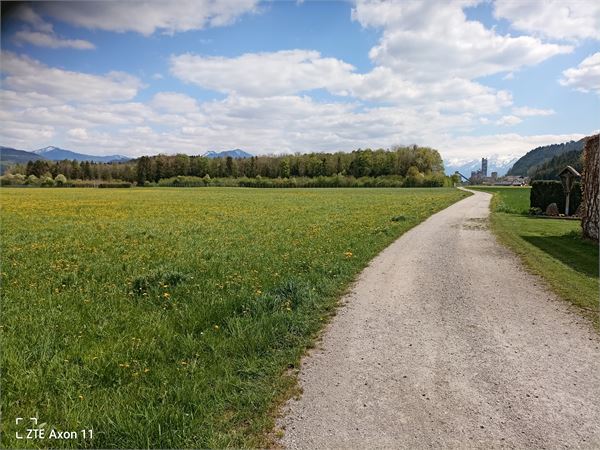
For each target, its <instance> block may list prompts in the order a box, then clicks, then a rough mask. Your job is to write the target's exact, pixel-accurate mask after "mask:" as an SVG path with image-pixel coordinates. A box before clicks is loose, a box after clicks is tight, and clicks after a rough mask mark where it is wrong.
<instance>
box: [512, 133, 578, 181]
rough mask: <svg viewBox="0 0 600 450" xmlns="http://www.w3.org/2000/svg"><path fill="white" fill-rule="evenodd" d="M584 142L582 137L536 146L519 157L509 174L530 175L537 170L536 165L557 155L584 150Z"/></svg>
mask: <svg viewBox="0 0 600 450" xmlns="http://www.w3.org/2000/svg"><path fill="white" fill-rule="evenodd" d="M583 144H584V140H583V139H581V140H580V141H577V142H575V141H570V142H565V143H563V144H552V145H546V146H543V147H537V148H534V149H533V150H530V151H529V152H527V153H526V154H525V156H523V157H522V158H521V159H519V160H518V161H517V162H516V163H515V164H514V166H512V168H511V169H510V170H509V171H508V173H507V175H521V176H529V175H531V174H532V173H533V172H534V171H535V167H536V166H540V165H541V164H544V163H545V162H548V161H550V160H551V159H552V158H554V157H555V156H559V155H562V154H564V153H567V152H572V151H575V150H577V151H582V150H583ZM530 172H531V173H530Z"/></svg>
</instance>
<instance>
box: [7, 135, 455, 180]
mask: <svg viewBox="0 0 600 450" xmlns="http://www.w3.org/2000/svg"><path fill="white" fill-rule="evenodd" d="M10 172H11V173H12V174H13V175H14V174H22V175H25V176H26V177H29V176H31V175H33V176H34V177H37V178H42V177H46V178H48V177H52V178H56V176H58V175H64V176H65V177H66V178H67V179H68V180H103V181H113V180H114V181H123V182H130V183H137V185H138V186H143V185H148V184H156V185H165V183H164V182H163V183H159V182H160V181H161V180H169V181H171V180H174V179H175V178H177V177H180V179H181V177H193V178H188V181H189V179H195V178H197V179H203V180H204V184H208V183H207V181H206V180H209V179H242V178H243V179H244V180H245V181H244V183H247V184H252V183H254V182H250V181H247V180H246V179H252V180H255V179H259V180H260V179H283V180H287V179H296V180H307V179H321V180H324V179H333V177H336V179H337V180H338V181H335V183H339V179H340V177H349V178H353V179H364V178H387V179H390V180H391V179H392V178H393V179H394V182H393V183H394V185H398V184H400V185H402V184H403V183H404V180H406V183H404V184H405V185H407V186H443V185H444V184H448V179H447V177H445V175H444V165H443V161H442V158H441V156H440V154H439V152H438V151H437V150H434V149H431V148H428V147H418V146H416V145H414V146H409V147H394V148H392V149H391V150H384V149H377V150H372V149H358V150H355V151H352V152H350V153H345V152H337V153H308V154H294V155H268V156H253V157H251V158H243V159H234V158H232V157H226V158H207V157H203V156H189V155H185V154H176V155H165V154H159V155H156V156H142V157H140V158H137V159H135V160H131V161H127V162H113V163H93V162H87V161H86V162H78V161H66V160H65V161H56V162H54V161H47V160H38V161H30V162H29V163H27V164H26V165H22V164H21V165H16V166H15V167H13V168H12V169H11V171H10ZM303 183H304V184H305V182H303ZM311 183H312V184H314V182H311ZM324 183H325V182H324ZM328 183H329V181H328ZM196 184H198V185H200V184H201V183H197V182H196ZM213 184H214V182H213ZM222 184H225V185H230V184H231V182H223V183H222ZM254 184H255V185H264V184H268V183H267V182H266V181H261V182H258V183H254ZM275 184H277V185H281V184H284V185H285V184H286V183H280V182H279V183H275ZM350 184H352V183H350ZM362 184H364V183H362ZM368 184H369V183H367V185H368ZM175 185H177V183H175ZM188 185H189V184H188Z"/></svg>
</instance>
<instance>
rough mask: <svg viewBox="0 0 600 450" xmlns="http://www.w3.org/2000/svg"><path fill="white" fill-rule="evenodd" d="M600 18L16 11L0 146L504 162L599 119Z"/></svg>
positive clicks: (243, 4) (579, 12)
mask: <svg viewBox="0 0 600 450" xmlns="http://www.w3.org/2000/svg"><path fill="white" fill-rule="evenodd" d="M599 17H600V6H598V4H597V2H593V1H590V2H583V1H578V2H572V3H571V4H568V5H567V4H566V3H565V2H564V1H547V2H511V1H510V0H498V1H495V2H487V1H482V2H477V1H471V0H466V1H457V2H452V1H449V2H427V1H423V2H412V1H411V2H409V1H397V2H373V1H357V2H351V1H344V2H342V1H337V2H335V1H330V2H310V1H305V2H267V3H264V2H256V1H254V0H234V1H219V2H214V1H210V0H205V1H187V0H181V1H177V2H143V1H137V2H133V1H123V2H64V3H49V2H35V3H13V4H8V6H7V4H6V3H5V4H3V23H2V56H1V57H2V90H1V91H0V95H1V103H0V114H1V116H2V121H3V126H2V130H1V131H0V134H1V136H0V143H1V144H2V145H8V146H13V147H16V148H22V149H29V150H32V149H36V148H40V147H45V146H47V145H55V146H60V147H63V148H68V149H73V150H77V151H81V152H88V153H95V154H114V153H120V154H125V155H129V156H138V155H142V154H156V153H159V152H161V153H177V152H183V153H188V154H201V153H203V152H205V151H207V150H225V149H230V148H243V149H245V150H247V151H250V152H251V153H255V154H263V153H286V152H310V151H340V150H341V151H351V150H354V149H356V148H359V147H361V148H365V147H372V148H378V147H391V146H393V145H402V144H412V143H417V144H419V145H427V146H431V147H434V148H437V149H438V150H440V152H441V153H442V156H443V157H444V158H445V159H446V160H447V161H457V160H463V159H470V158H479V157H481V156H491V155H498V157H499V158H501V159H502V158H506V159H509V158H512V157H514V156H517V155H520V154H523V153H525V152H526V151H527V150H529V149H531V148H533V147H536V146H538V145H545V144H550V143H555V142H563V141H567V140H570V139H579V138H581V137H583V136H585V135H588V134H591V133H593V132H597V131H598V130H599V129H600V123H599V119H598V117H600V114H598V112H599V111H600V108H599V107H600V23H599V20H600V19H599Z"/></svg>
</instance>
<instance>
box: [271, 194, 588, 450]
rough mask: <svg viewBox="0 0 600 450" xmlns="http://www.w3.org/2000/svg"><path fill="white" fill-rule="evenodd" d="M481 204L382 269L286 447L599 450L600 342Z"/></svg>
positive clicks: (372, 271)
mask: <svg viewBox="0 0 600 450" xmlns="http://www.w3.org/2000/svg"><path fill="white" fill-rule="evenodd" d="M489 199H490V195H489V194H486V193H481V192H478V193H476V194H475V195H473V196H471V197H469V198H467V199H465V200H462V201H461V202H459V203H456V204H455V205H453V206H451V207H449V208H448V209H446V210H444V211H442V212H440V213H438V214H436V215H434V216H432V217H431V218H429V219H428V220H427V221H426V222H424V223H423V224H421V225H419V226H417V227H416V228H414V229H412V230H411V231H409V232H408V233H406V234H405V235H404V236H402V237H401V238H400V239H399V240H397V241H396V242H395V243H394V244H393V245H392V246H390V247H388V248H387V249H386V250H385V251H384V252H383V253H381V254H380V255H379V256H378V257H377V258H375V259H374V260H373V261H372V263H371V265H370V266H369V267H368V268H367V269H366V270H365V271H364V272H363V273H362V274H361V276H360V277H359V279H358V281H357V283H356V285H355V286H354V288H353V290H352V291H351V292H350V293H349V294H348V295H347V296H346V297H345V299H344V303H345V306H344V307H342V308H340V310H339V313H338V315H337V316H336V317H335V318H334V319H333V321H332V323H331V324H330V326H329V328H328V329H327V331H326V332H325V334H324V336H323V341H322V343H321V345H320V346H319V349H317V350H315V351H314V352H313V353H312V354H311V355H310V356H309V357H307V358H305V361H304V363H303V365H302V368H301V372H300V382H301V386H302V388H303V395H302V396H301V398H300V399H299V400H290V401H289V402H288V404H287V405H286V407H285V409H284V411H283V413H284V416H283V418H282V419H281V420H280V421H279V426H280V427H281V428H282V429H284V432H285V434H284V436H283V438H282V440H281V444H282V445H284V446H286V447H288V448H311V449H314V448H342V447H343V448H384V447H385V448H427V447H461V448H464V447H481V448H488V447H519V448H523V447H534V448H557V447H564V446H568V447H584V448H600V339H599V337H598V335H597V334H596V333H595V332H594V331H593V330H592V328H591V326H590V325H589V324H588V323H587V322H586V321H584V320H582V319H580V318H579V317H578V316H577V315H576V314H574V313H573V312H572V311H570V309H569V306H567V304H566V303H565V302H563V301H561V300H559V299H557V298H556V297H555V296H554V295H553V294H551V293H549V292H548V291H547V290H546V289H545V288H544V287H543V286H542V285H541V282H540V280H539V279H538V278H536V277H534V276H532V275H529V274H527V273H526V272H525V271H524V270H523V269H522V267H521V266H520V264H519V262H518V260H517V259H516V257H515V256H513V255H512V254H511V253H510V252H509V251H508V250H506V249H504V248H503V247H502V246H500V245H499V244H498V243H497V242H496V240H495V239H494V237H493V236H492V235H491V233H490V231H489V230H488V229H487V220H486V218H487V217H488V207H489Z"/></svg>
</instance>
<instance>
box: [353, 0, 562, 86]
mask: <svg viewBox="0 0 600 450" xmlns="http://www.w3.org/2000/svg"><path fill="white" fill-rule="evenodd" d="M471 3H474V2H457V1H454V2H438V1H418V2H380V1H376V0H373V1H371V0H358V2H357V4H356V8H355V9H353V11H352V17H353V18H354V19H355V20H357V21H358V22H360V23H361V25H363V26H364V27H377V28H381V29H382V30H383V35H382V37H381V39H380V41H379V43H378V45H377V46H375V47H373V48H372V49H371V51H370V53H369V56H370V57H371V59H372V60H373V61H374V62H376V63H377V64H380V65H384V66H387V67H390V68H393V69H395V70H397V71H400V72H401V73H402V74H403V76H405V77H408V78H410V79H418V80H423V79H425V80H431V79H439V78H440V77H460V78H467V79H473V78H477V77H481V76H485V75H492V74H495V73H499V72H510V71H513V70H516V69H518V68H520V67H523V66H528V65H535V64H538V63H540V62H541V61H544V60H545V59H548V58H550V57H552V56H554V55H558V54H561V53H568V52H571V51H572V47H570V46H565V45H556V44H545V43H543V42H541V41H540V40H539V39H537V38H534V37H530V36H519V37H512V36H510V35H506V36H503V35H499V34H498V33H496V32H495V31H494V30H491V29H487V28H485V27H484V26H483V24H482V23H480V22H477V21H470V20H467V18H466V16H465V14H464V12H463V9H462V8H463V7H465V6H467V5H469V4H471Z"/></svg>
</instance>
